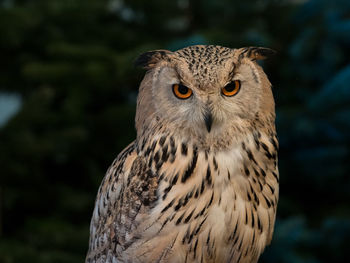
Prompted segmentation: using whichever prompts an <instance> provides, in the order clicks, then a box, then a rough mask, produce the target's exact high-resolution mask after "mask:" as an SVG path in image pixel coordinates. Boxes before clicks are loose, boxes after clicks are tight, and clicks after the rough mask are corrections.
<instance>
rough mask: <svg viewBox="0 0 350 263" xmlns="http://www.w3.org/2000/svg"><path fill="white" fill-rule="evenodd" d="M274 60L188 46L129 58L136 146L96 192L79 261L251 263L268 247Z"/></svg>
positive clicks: (246, 51) (274, 189) (274, 173)
mask: <svg viewBox="0 0 350 263" xmlns="http://www.w3.org/2000/svg"><path fill="white" fill-rule="evenodd" d="M273 53H274V51H272V50H271V49H268V48H262V47H248V48H239V49H231V48H226V47H221V46H214V45H196V46H190V47H186V48H183V49H180V50H178V51H175V52H171V51H167V50H156V51H150V52H146V53H144V54H142V55H140V56H139V58H138V59H137V60H136V64H138V65H141V66H142V67H144V68H145V69H147V72H146V74H145V77H144V79H143V81H142V82H141V85H140V88H139V95H138V99H137V110H136V118H135V124H136V125H135V126H136V130H137V138H136V140H135V141H133V142H132V143H131V144H129V146H127V147H126V148H125V149H124V150H123V151H122V152H121V153H120V154H119V155H118V157H117V158H116V159H115V161H114V162H113V163H112V165H111V166H110V168H109V169H108V171H107V173H106V176H105V177H104V179H103V181H102V183H101V186H100V188H99V190H98V194H97V199H96V203H95V209H94V212H93V216H92V219H91V227H90V242H89V250H88V253H87V257H86V262H136V263H137V262H140V263H150V262H172V263H173V262H174V263H183V262H234V263H238V262H240V263H252V262H257V261H258V259H259V256H260V254H261V253H262V252H263V250H264V248H265V246H266V245H268V244H269V243H270V242H271V238H272V233H273V229H274V223H275V216H276V207H277V201H278V192H279V188H278V182H279V174H278V167H277V150H278V141H277V136H276V131H275V109H274V108H275V106H274V99H273V95H272V90H271V83H270V82H269V80H268V78H267V76H266V75H265V73H264V72H263V70H262V68H261V67H260V66H259V65H258V64H257V60H260V59H264V58H266V57H268V56H270V55H272V54H273Z"/></svg>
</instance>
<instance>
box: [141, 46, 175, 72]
mask: <svg viewBox="0 0 350 263" xmlns="http://www.w3.org/2000/svg"><path fill="white" fill-rule="evenodd" d="M171 54H172V52H171V51H168V50H153V51H148V52H145V53H143V54H141V55H140V56H139V57H138V58H137V59H136V60H135V66H137V67H143V68H145V69H150V68H153V67H154V66H155V65H156V64H157V63H158V62H159V61H162V60H169V59H170V55H171Z"/></svg>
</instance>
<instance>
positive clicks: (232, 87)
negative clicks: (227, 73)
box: [221, 80, 241, 97]
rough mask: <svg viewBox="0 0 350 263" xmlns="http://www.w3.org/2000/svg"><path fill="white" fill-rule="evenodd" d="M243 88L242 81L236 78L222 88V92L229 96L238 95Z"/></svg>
mask: <svg viewBox="0 0 350 263" xmlns="http://www.w3.org/2000/svg"><path fill="white" fill-rule="evenodd" d="M240 88H241V82H240V81H239V80H234V81H232V82H230V83H229V84H227V85H226V86H225V87H223V88H222V89H221V92H222V94H224V95H225V96H227V97H232V96H234V95H236V94H237V93H238V91H239V89H240Z"/></svg>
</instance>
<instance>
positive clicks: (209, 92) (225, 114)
mask: <svg viewBox="0 0 350 263" xmlns="http://www.w3.org/2000/svg"><path fill="white" fill-rule="evenodd" d="M272 54H274V51H272V50H271V49H268V48H261V47H248V48H239V49H231V48H226V47H221V46H213V45H196V46H190V47H186V48H183V49H180V50H178V51H175V52H171V51H168V50H155V51H150V52H146V53H144V54H142V55H140V56H139V58H138V59H137V60H136V64H137V65H140V66H142V67H144V68H145V69H147V73H146V75H145V77H144V79H143V81H142V83H141V85H140V90H139V97H138V105H137V113H136V129H137V132H138V135H139V134H140V133H141V132H142V131H143V129H150V128H151V129H152V128H154V127H159V126H162V127H168V129H169V130H171V131H173V132H175V133H178V134H179V136H191V137H193V138H198V139H199V140H201V141H211V143H212V141H213V140H218V138H222V137H235V136H238V135H239V134H242V133H244V132H245V131H249V130H251V129H254V127H255V126H257V125H263V123H264V122H266V121H268V119H269V118H274V100H273V96H272V92H271V84H270V82H269V80H268V78H267V76H266V74H265V73H264V72H263V70H262V68H261V67H260V66H259V65H258V64H257V62H256V61H257V60H260V59H264V58H266V57H268V56H270V55H272Z"/></svg>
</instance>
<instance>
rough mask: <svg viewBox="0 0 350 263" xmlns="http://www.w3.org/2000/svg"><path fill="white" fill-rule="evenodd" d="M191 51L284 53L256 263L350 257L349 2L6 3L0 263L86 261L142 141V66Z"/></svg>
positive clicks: (1, 36) (276, 75) (275, 69)
mask: <svg viewBox="0 0 350 263" xmlns="http://www.w3.org/2000/svg"><path fill="white" fill-rule="evenodd" d="M191 44H218V45H223V46H228V47H242V46H266V47H270V48H273V49H275V50H277V51H278V55H276V56H275V57H274V58H273V59H271V60H269V61H264V62H263V66H264V68H265V71H266V72H267V74H268V75H269V77H270V79H271V82H272V83H273V85H274V88H273V91H274V95H275V99H276V109H277V130H278V134H279V140H280V153H279V167H280V187H281V188H280V202H279V207H278V213H277V224H276V229H275V235H274V239H273V243H272V245H271V246H270V247H268V248H267V249H266V252H265V253H264V254H263V256H262V258H261V260H260V262H265V263H266V262H272V263H274V262H276V263H277V262H282V263H306V262H307V263H317V262H350V261H348V260H349V259H350V257H347V256H346V255H347V254H349V244H350V221H349V219H350V206H349V204H350V203H349V201H350V178H349V172H350V147H349V146H350V85H349V82H350V60H349V58H350V1H348V0H333V1H326V0H310V1H305V0H289V1H287V0H285V1H278V0H270V1H268V0H266V1H263V0H244V1H238V0H237V1H229V0H224V1H218V0H172V1H164V0H147V1H144V0H130V1H127V0H124V1H123V0H96V1H92V0H31V1H29V0H0V125H1V126H0V176H1V177H0V262H5V263H12V262H29V263H30V262H36V263H41V262H83V260H84V257H85V253H86V250H87V246H88V235H89V222H90V217H91V214H92V210H93V206H94V199H95V196H96V192H97V188H98V186H99V184H100V182H101V180H102V178H103V176H104V173H105V171H106V170H107V168H108V166H109V165H110V164H111V162H112V160H113V159H114V158H115V157H116V155H117V154H118V153H119V151H120V150H121V149H123V148H124V147H125V146H126V145H127V144H128V143H129V142H131V141H132V140H133V139H134V138H135V130H134V114H135V101H136V96H137V89H138V84H139V83H140V81H141V79H142V76H143V73H144V72H143V71H142V70H141V69H136V68H135V67H134V66H133V61H134V59H135V58H136V57H137V55H138V54H140V53H142V52H144V51H147V50H152V49H170V50H176V49H178V48H182V47H184V46H187V45H191ZM347 259H348V260H347Z"/></svg>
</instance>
